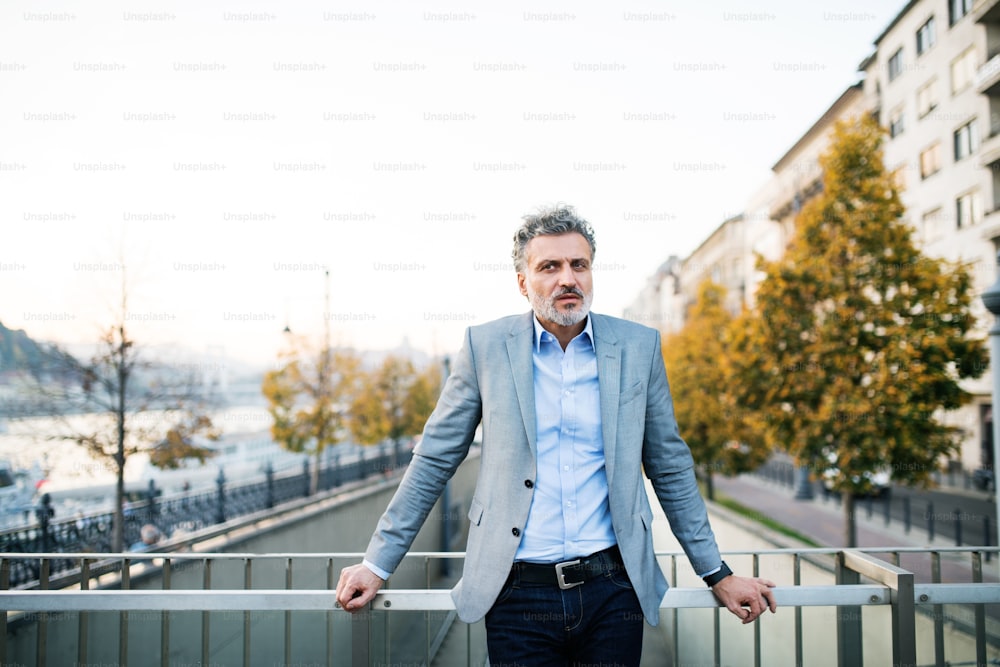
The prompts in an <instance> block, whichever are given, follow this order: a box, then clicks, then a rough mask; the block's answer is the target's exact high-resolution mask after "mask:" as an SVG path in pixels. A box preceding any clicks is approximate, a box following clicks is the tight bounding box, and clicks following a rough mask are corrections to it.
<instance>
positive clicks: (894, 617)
mask: <svg viewBox="0 0 1000 667" xmlns="http://www.w3.org/2000/svg"><path fill="white" fill-rule="evenodd" d="M997 550H998V548H997V547H988V548H974V549H967V548H953V549H946V548H942V549H935V550H933V551H928V550H926V549H917V548H909V549H903V548H892V547H888V548H885V549H877V550H875V549H865V550H838V549H799V550H793V549H772V550H759V551H743V552H729V553H727V554H726V556H725V557H726V560H727V561H728V562H729V563H731V564H732V565H733V566H734V569H736V570H737V571H742V572H746V573H751V572H752V573H754V574H760V575H761V576H766V577H768V578H771V579H774V580H775V581H777V582H778V583H779V586H778V588H777V589H776V590H775V597H776V598H777V600H778V604H779V606H780V608H779V610H778V613H777V614H776V615H773V616H772V615H770V614H767V615H765V617H764V618H762V619H761V621H760V622H759V623H756V624H754V625H752V626H747V627H744V626H741V625H740V624H739V622H738V621H737V619H735V618H731V617H730V615H729V613H728V612H725V611H724V610H721V609H720V608H719V607H718V603H717V601H716V600H715V598H714V597H713V596H712V594H711V592H710V591H709V590H707V589H706V588H705V587H704V586H703V585H701V584H700V581H698V580H697V577H696V576H695V575H694V573H693V572H690V570H689V568H688V566H687V560H686V558H685V557H684V556H683V554H680V553H672V552H666V553H659V554H658V557H659V559H660V562H661V565H662V566H663V569H664V572H665V573H667V576H668V579H670V580H671V582H672V583H674V584H676V586H675V587H673V588H671V590H670V591H669V592H668V593H667V595H666V596H665V598H664V600H663V603H662V605H661V609H662V610H663V615H662V617H661V624H660V626H659V627H658V628H655V629H653V628H648V627H647V630H646V634H647V637H648V638H651V639H656V638H659V639H660V640H661V642H662V643H661V645H662V646H667V647H669V651H670V652H671V653H672V658H673V663H672V664H674V665H681V664H731V665H751V664H753V665H761V664H766V665H792V664H798V665H837V664H839V665H860V664H867V665H884V664H899V665H917V664H920V665H928V664H937V665H945V664H982V665H985V664H992V663H993V662H994V661H996V660H997V659H998V657H1000V614H998V613H997V612H996V609H997V608H996V607H995V606H993V605H995V604H996V603H1000V584H991V583H983V559H984V555H985V554H986V553H989V552H996V551H997ZM2 558H3V567H2V568H0V577H3V578H5V577H6V575H7V574H8V573H9V572H10V566H11V565H12V564H15V563H18V562H20V561H24V560H31V561H34V562H36V563H37V564H38V570H39V572H40V573H41V577H40V579H39V580H38V581H37V582H35V583H34V584H33V586H32V587H30V588H23V589H18V590H12V589H7V588H6V586H5V585H6V580H5V579H4V580H0V588H3V590H0V609H2V610H4V611H2V612H0V624H2V625H3V628H2V629H3V632H2V633H0V637H2V639H0V664H31V665H40V666H44V665H64V664H74V663H75V664H88V663H90V664H94V663H96V664H116V665H123V664H131V665H147V664H149V665H180V664H201V665H263V664H267V665H272V664H289V665H290V664H325V665H342V666H347V665H351V666H366V665H388V664H405V665H410V664H412V665H417V664H424V665H444V666H449V667H450V666H452V665H482V664H484V661H485V638H484V632H483V628H482V623H478V624H475V625H466V624H464V623H461V622H460V621H458V620H457V619H456V617H455V613H454V608H453V605H452V601H451V597H450V595H449V592H448V590H447V589H444V588H439V589H434V590H418V589H405V590H392V589H389V590H384V591H382V592H380V594H379V595H378V597H377V598H376V599H375V601H374V602H373V603H372V605H371V607H370V609H369V610H368V611H367V612H364V613H361V614H359V615H356V616H350V615H348V614H346V613H344V612H341V611H338V610H335V609H334V608H333V607H334V600H333V595H332V592H331V589H333V588H334V587H335V585H336V580H337V576H338V574H339V571H340V567H342V566H343V565H345V564H348V563H355V562H358V560H359V559H360V558H361V554H357V553H337V554H323V555H319V554H273V555H253V554H229V553H227V554H192V553H170V554H114V555H109V554H74V555H68V554H7V555H4V556H2ZM67 558H70V559H72V560H73V561H74V563H73V564H74V567H73V571H74V572H75V573H76V580H75V583H74V584H73V587H72V588H66V589H62V590H49V583H50V582H49V580H48V573H49V572H50V571H51V564H52V562H54V561H56V560H66V559H67ZM461 558H462V554H460V553H442V552H422V553H411V554H410V555H409V556H408V557H407V559H406V560H404V563H403V565H401V567H400V571H401V572H402V575H403V577H404V579H405V580H406V581H413V580H415V579H419V578H421V577H424V578H426V580H427V581H431V580H432V579H433V578H434V577H435V576H436V575H437V574H438V572H439V571H440V569H441V568H442V565H443V564H445V563H449V564H454V561H455V560H456V559H461ZM918 560H920V561H922V562H921V563H920V564H921V565H926V564H927V563H926V561H929V565H930V568H929V570H928V571H930V572H931V573H932V574H931V576H930V577H929V578H930V581H926V582H924V581H920V578H921V575H916V574H914V571H919V570H921V569H925V568H923V567H920V568H917V567H908V568H904V567H902V565H901V563H902V562H906V563H907V564H909V563H913V564H917V561H918ZM942 561H948V562H956V561H957V562H961V563H963V564H964V566H965V567H966V568H967V571H968V575H969V576H968V580H967V581H963V582H947V583H944V582H942V581H941V574H940V573H941V571H942V568H941V565H942ZM445 569H448V568H445ZM451 569H452V570H454V569H457V568H451ZM400 571H397V575H395V576H399V575H400ZM64 576H65V575H64ZM391 583H393V582H391V581H390V584H391ZM709 628H711V630H710V631H709ZM646 653H647V655H645V657H644V664H649V665H662V664H664V657H663V656H662V655H660V654H659V653H654V654H652V655H650V653H651V652H650V651H647V652H646Z"/></svg>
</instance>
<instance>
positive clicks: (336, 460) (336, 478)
mask: <svg viewBox="0 0 1000 667" xmlns="http://www.w3.org/2000/svg"><path fill="white" fill-rule="evenodd" d="M340 485H341V481H340V450H339V449H337V450H334V452H333V483H332V485H331V486H330V488H333V489H335V488H337V487H338V486H340Z"/></svg>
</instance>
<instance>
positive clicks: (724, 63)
mask: <svg viewBox="0 0 1000 667" xmlns="http://www.w3.org/2000/svg"><path fill="white" fill-rule="evenodd" d="M745 4H746V3H744V4H743V5H741V3H738V2H735V1H729V2H706V3H693V2H692V3H680V2H652V1H648V2H643V1H639V2H625V3H596V2H575V3H570V2H542V3H538V2H524V1H521V2H514V3H485V2H470V3H465V4H462V3H456V2H432V3H416V2H413V3H404V2H391V1H385V2H372V3H361V2H356V3H344V2H328V3H322V2H296V3H290V4H289V3H279V2H273V1H272V2H248V3H215V2H190V1H188V2H180V3H164V4H162V5H156V4H150V3H146V2H143V3H134V2H122V3H110V2H100V1H97V2H88V3H78V2H59V1H58V0H54V1H53V2H46V3H44V4H42V3H36V2H28V1H25V0H21V1H17V0H15V1H13V2H5V3H3V4H2V5H0V91H3V93H2V94H3V99H4V104H3V105H0V321H2V322H3V323H4V324H5V325H6V326H8V327H11V328H15V329H25V330H26V331H27V332H28V333H29V334H30V335H32V336H33V337H36V338H41V339H50V340H57V341H60V342H65V343H81V342H87V341H92V340H94V339H95V338H96V335H97V332H98V331H99V330H100V329H101V328H102V326H105V325H106V324H107V322H108V313H109V307H110V304H112V303H113V302H114V301H115V299H116V298H117V296H116V290H117V285H118V283H120V282H121V277H122V271H121V260H122V258H124V264H125V266H126V272H125V275H126V276H127V278H128V283H129V284H130V286H131V287H130V319H129V323H130V325H132V335H133V337H134V338H136V339H137V340H138V341H139V342H141V343H150V344H162V343H174V344H179V345H183V346H185V347H187V348H190V349H192V350H194V351H195V352H204V351H206V350H208V349H212V350H214V351H215V353H218V351H219V350H220V349H221V350H224V352H225V354H227V355H230V356H232V357H234V358H238V359H240V360H243V361H249V362H253V363H257V364H260V365H265V364H268V363H270V362H272V361H273V359H274V357H275V354H276V353H277V351H278V350H279V349H280V347H281V345H282V341H281V333H280V332H281V330H282V328H283V327H284V326H285V324H286V323H288V324H289V325H290V326H291V327H292V329H293V330H295V331H296V332H299V333H305V334H312V335H315V336H319V334H320V332H321V331H322V327H323V314H324V299H323V286H324V280H323V267H329V271H330V284H331V290H330V291H331V304H330V312H331V325H332V327H331V328H332V331H333V339H334V341H335V342H337V343H340V344H346V345H352V346H354V347H358V348H363V349H380V348H390V347H394V346H396V345H398V344H399V343H400V341H401V340H402V339H403V337H404V336H405V337H407V338H408V339H409V341H410V343H411V344H412V345H413V346H414V347H416V348H419V349H422V350H424V351H426V352H429V353H443V352H449V351H452V350H455V349H457V347H458V346H459V345H460V343H461V338H462V331H463V329H464V328H465V327H466V326H468V325H470V324H475V323H480V322H485V321H488V320H490V319H493V318H496V317H500V316H503V315H506V314H510V313H515V312H522V311H525V310H527V304H526V302H525V301H524V299H523V297H521V296H520V294H519V293H518V292H517V288H516V281H515V276H514V272H513V268H512V266H511V265H510V250H511V237H512V234H513V232H514V230H515V229H516V227H517V226H518V224H519V223H520V218H521V216H522V215H524V214H525V213H528V212H531V211H533V210H534V209H536V208H537V207H538V206H540V205H544V204H550V203H555V202H567V203H570V204H572V205H574V206H575V207H576V208H577V210H578V212H579V213H580V214H581V215H583V216H584V217H586V218H587V219H588V220H590V221H591V223H592V224H593V225H594V227H595V229H596V232H597V244H598V249H597V256H596V269H595V299H594V309H595V310H596V311H598V312H605V313H609V314H613V315H619V314H621V311H622V310H623V309H624V308H625V307H626V306H627V305H628V304H629V302H630V301H631V300H632V299H633V298H634V297H635V296H636V294H637V293H638V291H639V290H640V289H641V288H642V286H643V284H644V283H645V281H646V279H647V277H648V276H649V275H650V274H651V273H652V272H653V271H654V270H655V269H656V267H657V266H658V265H659V264H660V263H661V262H663V261H664V260H665V259H666V258H667V257H668V256H669V255H671V254H675V255H679V256H682V257H683V256H685V255H687V254H688V253H690V252H691V251H692V250H693V249H694V248H696V247H697V246H698V244H699V243H701V241H703V240H704V239H705V238H706V237H707V235H708V234H709V233H710V232H711V231H712V230H713V229H714V228H715V227H716V226H718V224H719V223H721V222H722V221H723V220H724V219H725V218H727V217H730V216H732V215H734V214H736V213H738V212H740V211H741V210H742V208H743V206H744V204H745V202H746V201H747V199H748V197H749V196H750V195H751V194H752V193H753V192H754V191H755V190H756V189H757V188H759V187H760V186H761V184H762V183H763V182H764V181H765V180H766V179H767V177H768V173H769V170H770V167H771V165H773V164H774V162H775V161H777V159H778V158H779V157H781V155H782V154H783V153H784V152H785V151H786V150H787V149H788V148H789V147H790V146H791V145H792V143H794V142H795V140H796V139H798V138H799V137H800V136H801V134H802V133H803V132H804V131H805V130H806V129H808V127H809V126H810V125H811V124H812V123H813V122H815V120H816V119H818V117H819V116H820V115H821V114H822V113H823V111H825V110H826V108H827V107H828V106H829V105H830V104H831V103H832V102H833V101H834V100H835V99H836V98H837V97H838V96H839V95H840V94H841V93H842V92H843V90H844V89H845V88H846V87H847V86H849V85H851V84H853V83H854V82H856V81H857V79H858V73H857V66H858V63H859V62H860V61H861V60H862V59H863V58H864V57H866V56H867V55H868V54H869V53H870V52H871V49H872V46H871V44H872V41H873V40H874V38H875V37H876V36H878V34H879V33H881V32H882V30H883V29H884V28H885V27H886V26H887V25H888V23H889V21H890V20H891V19H892V18H893V17H894V16H895V15H896V13H898V11H899V10H900V9H902V7H903V6H904V4H905V2H904V1H903V0H893V1H892V2H889V1H887V0H845V1H841V2H820V3H802V2H767V1H761V2H755V3H752V7H749V8H746V7H745V6H744V5H745ZM938 25H939V26H943V25H944V22H943V21H940V22H939V23H938ZM942 29H943V28H942Z"/></svg>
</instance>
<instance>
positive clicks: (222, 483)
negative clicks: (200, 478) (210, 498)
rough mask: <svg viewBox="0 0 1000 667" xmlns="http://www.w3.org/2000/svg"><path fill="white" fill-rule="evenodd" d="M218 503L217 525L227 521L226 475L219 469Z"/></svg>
mask: <svg viewBox="0 0 1000 667" xmlns="http://www.w3.org/2000/svg"><path fill="white" fill-rule="evenodd" d="M215 488H216V497H215V498H216V501H215V523H225V521H226V474H225V473H224V472H223V471H222V468H219V476H218V477H216V478H215Z"/></svg>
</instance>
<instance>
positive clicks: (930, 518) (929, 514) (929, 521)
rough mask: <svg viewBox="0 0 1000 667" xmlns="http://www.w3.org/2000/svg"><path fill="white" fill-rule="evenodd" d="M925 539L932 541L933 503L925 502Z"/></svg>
mask: <svg viewBox="0 0 1000 667" xmlns="http://www.w3.org/2000/svg"><path fill="white" fill-rule="evenodd" d="M927 541H928V542H933V541H934V503H927Z"/></svg>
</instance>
